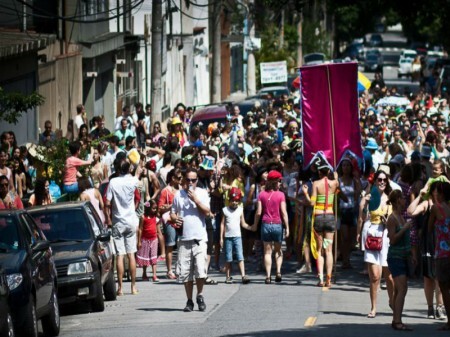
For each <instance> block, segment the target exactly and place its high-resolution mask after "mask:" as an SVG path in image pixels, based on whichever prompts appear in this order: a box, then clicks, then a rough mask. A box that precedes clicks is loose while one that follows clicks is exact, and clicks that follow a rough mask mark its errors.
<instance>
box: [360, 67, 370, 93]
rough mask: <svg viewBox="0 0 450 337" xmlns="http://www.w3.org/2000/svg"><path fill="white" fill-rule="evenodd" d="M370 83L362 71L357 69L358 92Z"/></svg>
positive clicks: (368, 86) (367, 87)
mask: <svg viewBox="0 0 450 337" xmlns="http://www.w3.org/2000/svg"><path fill="white" fill-rule="evenodd" d="M371 84H372V83H371V82H370V80H369V79H368V78H367V77H366V75H364V74H363V73H362V72H360V71H358V92H360V91H364V90H366V89H369V88H370V85H371Z"/></svg>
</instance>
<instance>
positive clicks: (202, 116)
mask: <svg viewBox="0 0 450 337" xmlns="http://www.w3.org/2000/svg"><path fill="white" fill-rule="evenodd" d="M257 102H259V104H260V106H261V109H263V110H265V111H267V108H268V105H269V102H268V101H267V100H265V99H260V98H247V99H246V100H244V101H241V102H237V103H231V102H230V103H228V104H222V105H217V104H216V105H208V106H205V107H202V108H199V109H197V110H195V112H194V115H193V116H192V118H191V124H190V127H191V128H192V127H194V126H200V128H201V129H203V130H206V129H207V128H208V125H209V124H210V123H215V122H218V123H219V124H222V125H223V124H225V123H226V122H228V121H229V118H231V112H232V110H233V105H237V106H239V110H240V114H241V116H243V117H246V116H247V113H248V112H249V111H250V110H252V108H254V107H255V104H256V103H257Z"/></svg>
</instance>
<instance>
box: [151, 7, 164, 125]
mask: <svg viewBox="0 0 450 337" xmlns="http://www.w3.org/2000/svg"><path fill="white" fill-rule="evenodd" d="M152 6H153V8H152V101H151V102H152V112H153V117H154V119H153V121H154V122H156V121H158V122H162V111H161V109H162V99H161V98H162V97H161V68H162V58H161V55H162V25H163V21H162V20H163V15H162V0H152Z"/></svg>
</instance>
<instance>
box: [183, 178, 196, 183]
mask: <svg viewBox="0 0 450 337" xmlns="http://www.w3.org/2000/svg"><path fill="white" fill-rule="evenodd" d="M186 181H187V182H188V183H196V182H197V178H195V179H189V178H186Z"/></svg>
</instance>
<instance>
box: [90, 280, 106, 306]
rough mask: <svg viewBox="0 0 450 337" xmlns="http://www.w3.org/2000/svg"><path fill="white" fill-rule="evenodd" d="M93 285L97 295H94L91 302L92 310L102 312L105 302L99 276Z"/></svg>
mask: <svg viewBox="0 0 450 337" xmlns="http://www.w3.org/2000/svg"><path fill="white" fill-rule="evenodd" d="M99 273H100V272H99ZM95 283H96V287H95V290H96V291H97V294H96V295H95V298H94V299H93V300H92V310H93V311H95V312H102V311H104V310H105V301H104V299H103V287H102V280H101V276H100V275H98V277H97V279H96V281H95Z"/></svg>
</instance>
